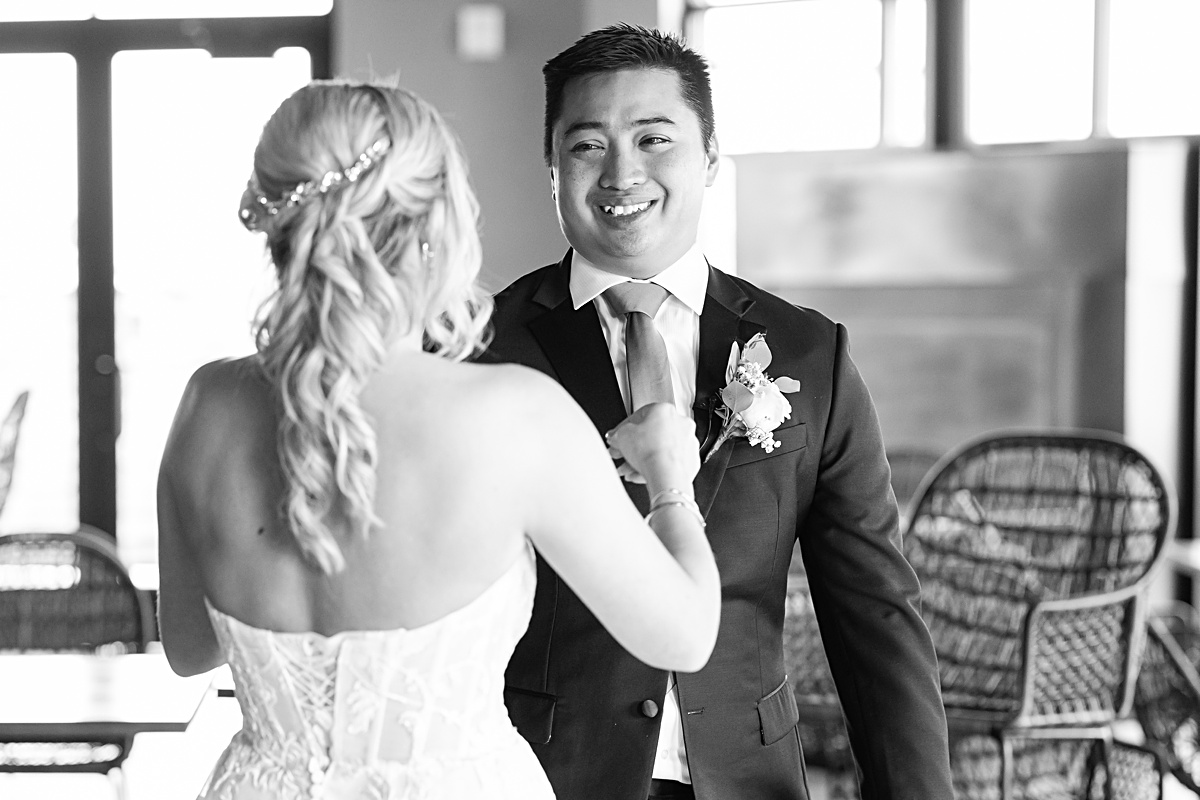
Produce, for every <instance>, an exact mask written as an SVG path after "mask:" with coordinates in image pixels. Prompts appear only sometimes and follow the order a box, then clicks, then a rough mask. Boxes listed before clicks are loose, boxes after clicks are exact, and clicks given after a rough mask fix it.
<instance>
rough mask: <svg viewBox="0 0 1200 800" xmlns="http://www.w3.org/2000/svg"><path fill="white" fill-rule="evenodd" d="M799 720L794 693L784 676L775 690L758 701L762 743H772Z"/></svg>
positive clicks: (786, 732)
mask: <svg viewBox="0 0 1200 800" xmlns="http://www.w3.org/2000/svg"><path fill="white" fill-rule="evenodd" d="M799 721H800V710H799V709H798V708H796V695H795V694H793V693H792V685H791V684H790V683H788V679H787V678H786V677H784V679H783V683H781V684H779V686H778V687H776V689H775V691H773V692H771V693H770V694H769V695H767V696H766V697H764V698H763V699H762V700H759V701H758V724H759V730H760V732H761V733H762V743H763V744H774V743H775V742H778V741H779V740H780V739H782V738H783V737H784V736H786V735H787V734H788V732H789V731H791V730H792V728H795V727H796V723H797V722H799Z"/></svg>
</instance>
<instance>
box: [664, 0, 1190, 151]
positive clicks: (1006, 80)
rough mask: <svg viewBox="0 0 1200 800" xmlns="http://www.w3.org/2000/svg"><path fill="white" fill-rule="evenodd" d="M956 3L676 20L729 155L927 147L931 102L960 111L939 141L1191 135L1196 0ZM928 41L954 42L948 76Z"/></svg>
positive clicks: (746, 9)
mask: <svg viewBox="0 0 1200 800" xmlns="http://www.w3.org/2000/svg"><path fill="white" fill-rule="evenodd" d="M955 8H958V6H954V5H953V4H945V5H941V4H936V5H935V4H931V3H928V2H927V0H689V2H688V3H687V11H686V19H685V26H684V27H685V30H686V31H687V34H688V39H689V41H691V42H692V44H694V45H695V46H696V47H697V48H698V49H700V50H701V51H702V52H703V53H704V54H705V55H706V56H707V58H708V59H709V61H710V64H711V67H712V80H713V92H714V104H715V106H716V115H717V127H718V132H719V135H720V141H721V149H722V152H723V153H725V154H740V153H767V152H782V151H823V150H847V149H871V148H878V147H897V146H900V147H911V146H922V145H925V146H928V145H930V144H931V142H932V141H933V139H934V135H933V133H932V132H931V131H929V130H927V128H928V126H927V124H926V120H927V119H929V118H930V117H931V116H932V113H931V112H936V113H937V114H938V116H939V118H941V119H943V120H945V119H953V120H955V121H954V122H953V127H954V128H955V130H953V131H951V132H950V135H949V137H941V136H939V139H941V138H949V140H950V141H949V142H941V141H939V142H938V144H939V146H941V145H942V144H944V143H946V144H949V146H958V145H995V144H1006V143H1024V142H1056V141H1081V140H1087V139H1097V138H1108V137H1134V136H1179V135H1185V136H1198V135H1200V104H1197V103H1195V102H1192V95H1193V94H1194V93H1195V90H1194V86H1193V85H1192V84H1194V82H1195V80H1194V79H1195V76H1196V75H1198V74H1200V48H1197V47H1196V46H1195V42H1196V41H1198V40H1200V3H1196V2H1195V0H962V9H963V10H962V13H961V17H955V16H954V15H953V14H951V13H949V12H951V11H953V10H954V9H955ZM934 12H941V14H942V18H941V19H937V18H933V19H930V18H929V15H930V14H931V13H934ZM947 20H949V22H948V23H947V22H946V21H947ZM930 23H933V24H930ZM960 23H961V24H960ZM929 31H933V32H935V33H936V35H935V36H934V37H933V40H932V41H929ZM927 44H929V45H932V46H927ZM927 50H928V51H930V56H931V57H932V55H933V54H934V51H938V50H941V51H943V53H942V54H943V56H944V55H945V54H946V53H948V52H951V51H953V53H955V54H959V53H960V54H961V59H959V58H948V59H942V60H939V62H938V63H944V64H947V65H948V67H947V70H953V71H954V72H955V73H957V74H953V75H951V74H940V75H939V74H936V70H935V69H933V68H930V69H929V70H927V69H926V62H927V60H929V59H927V55H926V52H927ZM931 63H932V62H931ZM927 72H928V73H929V75H928V76H927V74H926V73H927ZM930 98H932V100H933V102H935V103H940V104H941V105H940V106H938V107H937V108H936V109H935V108H931V100H930Z"/></svg>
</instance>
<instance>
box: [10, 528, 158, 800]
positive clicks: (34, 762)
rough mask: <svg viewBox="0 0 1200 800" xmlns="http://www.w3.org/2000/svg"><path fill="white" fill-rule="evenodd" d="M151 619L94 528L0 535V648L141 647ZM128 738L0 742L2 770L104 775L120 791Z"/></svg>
mask: <svg viewBox="0 0 1200 800" xmlns="http://www.w3.org/2000/svg"><path fill="white" fill-rule="evenodd" d="M153 619H154V618H153V613H152V611H151V608H150V602H149V599H148V598H147V597H146V595H145V594H144V593H143V592H141V591H140V590H138V589H137V588H136V587H135V586H134V585H133V583H132V582H131V581H130V579H129V574H128V572H127V571H126V570H125V567H124V565H123V564H122V563H121V561H120V560H119V559H118V558H117V553H116V548H115V547H114V546H113V544H112V540H111V539H110V538H109V537H108V536H106V535H105V534H103V533H101V532H100V531H98V530H97V529H95V528H91V527H89V526H86V525H85V526H82V528H81V530H79V531H76V532H71V533H11V534H5V535H0V651H7V652H81V653H113V654H116V653H136V652H142V651H143V650H144V649H145V646H146V644H147V643H148V642H149V640H150V636H151V632H152V631H153V630H154V628H153ZM47 690H50V689H49V687H48V688H47ZM131 745H132V742H131V741H128V740H125V739H120V740H115V739H113V740H104V741H99V740H89V741H69V742H65V741H53V742H51V741H28V740H26V741H20V742H16V741H4V742H0V772H96V773H101V774H109V776H110V778H111V779H113V780H114V782H115V783H116V787H117V790H118V793H120V792H121V789H122V782H121V780H120V772H119V768H120V766H121V764H122V763H123V762H124V760H125V758H126V756H127V755H128V754H129V748H130V746H131Z"/></svg>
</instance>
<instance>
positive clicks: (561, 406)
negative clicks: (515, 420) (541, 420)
mask: <svg viewBox="0 0 1200 800" xmlns="http://www.w3.org/2000/svg"><path fill="white" fill-rule="evenodd" d="M470 367H471V372H472V375H471V380H472V382H473V383H474V384H475V386H476V391H474V392H472V394H473V396H474V397H476V398H478V399H480V400H482V401H485V402H488V403H493V404H498V405H500V406H503V407H505V408H509V409H510V410H512V411H514V412H515V413H518V414H520V413H521V412H522V410H525V409H528V410H530V411H532V412H535V413H539V414H545V413H564V412H565V413H568V414H570V413H572V412H574V411H577V410H579V409H578V406H577V405H576V404H575V401H574V400H572V399H571V396H570V395H568V394H567V392H566V390H565V389H563V388H562V387H561V386H560V385H559V384H558V382H557V381H555V380H554V379H553V378H551V377H550V376H548V375H545V374H543V373H541V372H538V371H537V370H535V369H532V368H530V367H526V366H522V365H520V364H472V365H470Z"/></svg>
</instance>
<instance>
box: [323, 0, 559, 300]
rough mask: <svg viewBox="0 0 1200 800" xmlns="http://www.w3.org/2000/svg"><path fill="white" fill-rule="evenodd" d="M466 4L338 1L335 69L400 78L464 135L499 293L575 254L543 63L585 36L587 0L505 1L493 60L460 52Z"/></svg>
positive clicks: (488, 276) (487, 266)
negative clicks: (560, 201)
mask: <svg viewBox="0 0 1200 800" xmlns="http://www.w3.org/2000/svg"><path fill="white" fill-rule="evenodd" d="M460 5H463V4H462V3H446V2H438V1H436V0H338V2H337V4H336V5H335V7H334V33H333V64H334V72H335V74H336V75H338V76H345V77H352V78H368V77H370V76H372V75H375V76H391V75H394V74H398V76H399V79H400V82H401V83H402V84H403V85H404V86H407V87H408V88H410V89H412V90H413V91H415V92H417V93H418V94H420V95H421V96H422V97H424V98H425V99H427V100H429V101H430V102H431V103H433V104H434V105H435V106H437V108H438V109H439V110H440V111H441V112H442V114H443V115H444V116H445V117H446V119H447V121H448V122H449V123H450V124H451V125H452V126H453V127H454V129H455V130H456V131H457V132H458V135H459V137H460V138H461V139H462V142H463V145H464V148H465V149H466V152H467V158H468V159H469V162H470V166H471V174H472V180H473V183H474V186H475V189H476V192H477V193H478V195H479V201H480V204H481V206H482V218H483V227H482V231H483V252H484V276H483V282H484V285H485V286H487V287H488V288H489V289H492V290H496V289H499V288H502V287H503V286H505V285H507V284H508V283H509V282H511V281H512V280H514V279H515V278H517V277H519V276H521V275H523V274H525V273H526V272H529V271H531V270H533V269H535V268H537V267H540V266H542V265H543V264H547V263H550V262H552V261H557V260H558V259H559V258H561V257H562V254H563V253H564V252H565V251H566V246H567V244H566V240H565V239H563V237H562V234H561V232H560V231H559V228H558V219H557V217H556V215H555V211H554V204H553V202H552V201H551V199H550V178H549V173H548V171H547V169H546V166H545V164H544V162H543V161H542V105H543V89H542V64H543V63H545V61H546V59H548V58H550V57H551V56H553V55H554V54H555V53H557V52H559V51H560V50H562V49H564V48H565V47H567V46H568V45H570V44H571V43H572V42H573V41H575V39H577V38H578V37H579V35H580V33H581V31H582V28H583V22H582V10H581V0H561V2H551V1H550V0H499V1H498V2H497V5H500V6H501V7H502V8H503V9H504V12H505V50H504V54H503V56H501V58H500V59H499V60H497V61H494V62H486V63H479V62H474V63H473V62H465V61H462V60H460V59H459V57H458V55H457V53H456V47H455V14H456V11H457V9H458V8H459V6H460Z"/></svg>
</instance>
